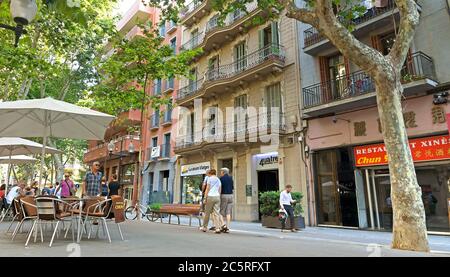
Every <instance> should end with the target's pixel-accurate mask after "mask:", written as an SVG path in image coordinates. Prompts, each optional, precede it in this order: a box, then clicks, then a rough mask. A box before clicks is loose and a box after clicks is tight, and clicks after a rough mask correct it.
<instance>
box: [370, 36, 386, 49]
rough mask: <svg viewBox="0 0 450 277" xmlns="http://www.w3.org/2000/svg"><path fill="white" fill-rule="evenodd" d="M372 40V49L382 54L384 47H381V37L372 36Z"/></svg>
mask: <svg viewBox="0 0 450 277" xmlns="http://www.w3.org/2000/svg"><path fill="white" fill-rule="evenodd" d="M370 39H371V40H372V47H373V49H375V50H378V51H380V52H382V51H383V47H382V45H381V41H380V36H378V35H377V36H371V37H370Z"/></svg>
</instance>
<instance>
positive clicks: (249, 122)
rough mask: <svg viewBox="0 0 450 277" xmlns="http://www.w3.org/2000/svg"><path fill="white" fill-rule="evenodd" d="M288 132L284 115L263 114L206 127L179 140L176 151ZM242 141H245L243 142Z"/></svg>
mask: <svg viewBox="0 0 450 277" xmlns="http://www.w3.org/2000/svg"><path fill="white" fill-rule="evenodd" d="M285 131H286V123H285V116H284V113H280V114H279V115H278V116H275V117H274V116H273V115H272V114H270V113H268V114H263V115H258V116H251V117H248V116H245V120H240V121H238V120H235V121H234V122H231V123H226V124H222V125H220V124H218V125H217V126H214V127H211V126H209V127H204V129H203V131H202V132H197V133H195V134H194V133H191V134H188V135H185V136H180V137H178V138H177V141H176V146H175V150H181V149H186V148H190V147H194V146H198V145H201V144H202V143H222V142H227V143H233V142H236V143H238V142H244V141H245V139H246V137H247V136H249V135H250V134H260V135H261V134H277V133H278V134H281V133H283V132H285ZM241 139H244V141H242V140H241Z"/></svg>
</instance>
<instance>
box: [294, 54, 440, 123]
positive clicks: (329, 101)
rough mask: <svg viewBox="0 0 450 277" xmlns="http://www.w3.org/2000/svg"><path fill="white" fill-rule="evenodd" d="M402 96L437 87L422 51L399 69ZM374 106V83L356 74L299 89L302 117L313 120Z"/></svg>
mask: <svg viewBox="0 0 450 277" xmlns="http://www.w3.org/2000/svg"><path fill="white" fill-rule="evenodd" d="M401 81H402V83H403V88H404V96H406V97H408V96H409V97H410V96H416V95H421V94H425V93H426V91H427V90H429V89H432V88H434V87H435V86H437V85H438V82H437V78H436V72H435V69H434V63H433V59H432V58H431V57H429V56H427V55H426V54H424V53H422V52H417V53H414V54H412V55H411V56H410V57H408V59H407V61H406V62H405V66H404V67H403V69H402V80H401ZM370 105H376V94H375V84H374V81H373V80H372V78H370V77H369V76H368V75H367V74H366V73H365V72H363V71H358V72H354V73H352V74H350V75H348V76H342V77H339V78H337V79H335V80H330V81H327V82H322V83H318V84H315V85H312V86H308V87H305V88H303V114H304V115H305V116H306V117H315V116H321V115H326V114H333V113H338V112H343V111H347V110H350V109H355V108H359V107H363V106H370Z"/></svg>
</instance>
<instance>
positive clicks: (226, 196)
mask: <svg viewBox="0 0 450 277" xmlns="http://www.w3.org/2000/svg"><path fill="white" fill-rule="evenodd" d="M220 182H221V183H222V188H221V195H220V214H221V215H222V216H223V217H224V219H225V218H226V225H224V226H223V227H222V231H223V232H225V233H228V232H229V229H228V227H229V226H230V222H231V210H232V208H233V190H234V183H233V178H232V177H231V176H230V170H229V169H228V168H226V167H224V168H222V169H220Z"/></svg>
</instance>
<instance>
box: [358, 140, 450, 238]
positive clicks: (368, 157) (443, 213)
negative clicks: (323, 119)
mask: <svg viewBox="0 0 450 277" xmlns="http://www.w3.org/2000/svg"><path fill="white" fill-rule="evenodd" d="M409 144H410V149H411V153H412V156H413V159H414V163H415V168H416V175H417V181H418V183H419V186H420V188H421V190H422V200H423V204H424V207H425V214H426V224H427V228H428V230H429V231H436V232H449V231H450V223H449V212H448V205H449V203H448V202H449V199H450V136H448V135H445V136H433V137H424V138H418V139H411V140H410V141H409ZM354 156H355V166H356V167H357V170H356V172H357V173H356V174H357V175H360V176H361V177H362V178H361V180H362V182H363V183H364V188H365V192H366V199H367V202H368V203H367V207H366V208H367V209H366V213H367V220H368V222H367V225H368V226H369V227H370V228H372V229H384V230H390V229H392V202H391V196H390V193H391V183H390V178H389V169H388V167H387V162H388V161H387V156H386V149H385V147H384V145H383V144H375V145H366V146H358V147H355V148H354Z"/></svg>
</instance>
